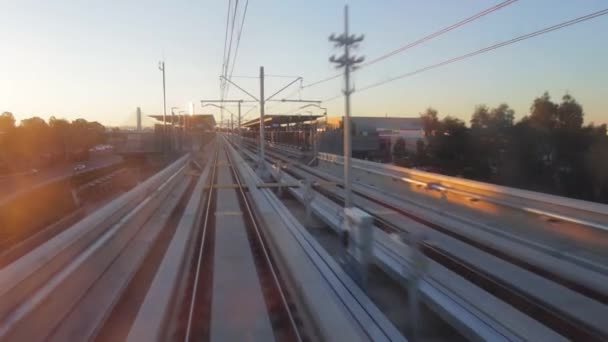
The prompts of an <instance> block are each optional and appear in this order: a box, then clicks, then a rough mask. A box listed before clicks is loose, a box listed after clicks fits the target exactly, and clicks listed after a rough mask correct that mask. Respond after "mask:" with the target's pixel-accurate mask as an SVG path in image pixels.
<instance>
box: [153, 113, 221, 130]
mask: <svg viewBox="0 0 608 342" xmlns="http://www.w3.org/2000/svg"><path fill="white" fill-rule="evenodd" d="M148 116H149V117H151V118H152V119H154V120H157V121H160V122H161V123H162V122H163V115H162V114H161V115H148ZM182 118H185V120H186V126H188V127H197V128H208V129H211V128H214V127H215V125H216V123H215V117H214V116H213V114H193V115H177V114H176V115H171V114H167V120H166V121H167V123H168V124H171V120H172V119H173V123H174V124H176V125H181V123H182Z"/></svg>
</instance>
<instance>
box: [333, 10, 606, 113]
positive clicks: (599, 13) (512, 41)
mask: <svg viewBox="0 0 608 342" xmlns="http://www.w3.org/2000/svg"><path fill="white" fill-rule="evenodd" d="M606 14H608V8H607V9H603V10H600V11H597V12H593V13H590V14H587V15H584V16H582V17H578V18H575V19H572V20H568V21H565V22H562V23H559V24H557V25H553V26H550V27H546V28H544V29H541V30H538V31H534V32H531V33H528V34H524V35H521V36H519V37H515V38H512V39H509V40H506V41H504V42H500V43H497V44H494V45H491V46H488V47H485V48H482V49H479V50H476V51H473V52H469V53H466V54H464V55H460V56H457V57H453V58H450V59H448V60H445V61H443V62H439V63H436V64H433V65H429V66H426V67H424V68H420V69H418V70H415V71H411V72H408V73H405V74H401V75H398V76H395V77H391V78H389V79H387V80H384V81H380V82H376V83H373V84H370V85H367V86H365V87H363V88H361V89H359V90H357V92H362V91H365V90H368V89H372V88H376V87H379V86H381V85H383V84H386V83H390V82H393V81H396V80H400V79H403V78H406V77H410V76H414V75H417V74H420V73H422V72H425V71H429V70H432V69H435V68H438V67H441V66H444V65H448V64H451V63H454V62H458V61H461V60H464V59H467V58H470V57H473V56H477V55H480V54H482V53H486V52H490V51H492V50H496V49H498V48H501V47H503V46H507V45H511V44H515V43H517V42H520V41H522V40H526V39H530V38H534V37H536V36H540V35H543V34H546V33H549V32H552V31H556V30H559V29H562V28H564V27H568V26H571V25H574V24H578V23H581V22H584V21H587V20H591V19H594V18H597V17H600V16H602V15H606ZM341 96H342V95H337V96H334V97H330V98H328V99H325V100H323V102H327V101H331V100H334V99H337V98H339V97H341Z"/></svg>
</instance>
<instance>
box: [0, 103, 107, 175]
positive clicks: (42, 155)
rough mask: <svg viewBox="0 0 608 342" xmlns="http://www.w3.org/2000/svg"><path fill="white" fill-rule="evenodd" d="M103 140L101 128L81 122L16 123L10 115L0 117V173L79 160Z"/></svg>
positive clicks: (103, 128) (27, 120) (39, 121)
mask: <svg viewBox="0 0 608 342" xmlns="http://www.w3.org/2000/svg"><path fill="white" fill-rule="evenodd" d="M104 140H105V127H104V126H103V125H102V124H100V123H99V122H89V121H87V120H85V119H76V120H73V121H71V122H70V121H68V120H65V119H58V118H56V117H54V116H52V117H51V118H50V119H49V120H48V122H47V121H45V120H43V119H41V118H39V117H31V118H28V119H24V120H21V122H20V123H19V125H17V124H16V120H15V117H14V116H13V114H12V113H10V112H4V113H2V114H1V115H0V172H10V171H16V170H20V169H24V168H29V167H39V166H43V165H49V164H53V163H57V162H61V161H64V160H69V159H74V158H80V159H81V158H83V156H86V155H87V152H88V150H89V148H91V147H92V146H94V145H96V144H100V143H103V142H104Z"/></svg>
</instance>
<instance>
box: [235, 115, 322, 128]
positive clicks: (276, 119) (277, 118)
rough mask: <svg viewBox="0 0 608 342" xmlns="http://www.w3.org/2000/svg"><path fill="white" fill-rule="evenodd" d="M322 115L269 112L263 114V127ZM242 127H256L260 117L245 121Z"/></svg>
mask: <svg viewBox="0 0 608 342" xmlns="http://www.w3.org/2000/svg"><path fill="white" fill-rule="evenodd" d="M320 117H323V115H305V114H304V115H283V114H269V115H264V123H265V127H271V128H272V127H277V128H278V127H282V126H287V125H289V124H297V123H305V122H309V121H313V120H316V119H318V118H320ZM242 126H243V127H249V128H256V127H260V118H255V119H253V120H249V121H247V122H245V123H244V124H243V125H242Z"/></svg>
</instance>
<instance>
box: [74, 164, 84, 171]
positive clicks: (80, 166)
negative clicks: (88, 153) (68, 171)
mask: <svg viewBox="0 0 608 342" xmlns="http://www.w3.org/2000/svg"><path fill="white" fill-rule="evenodd" d="M86 168H87V166H86V165H84V164H78V165H76V166H74V171H81V170H84V169H86Z"/></svg>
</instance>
